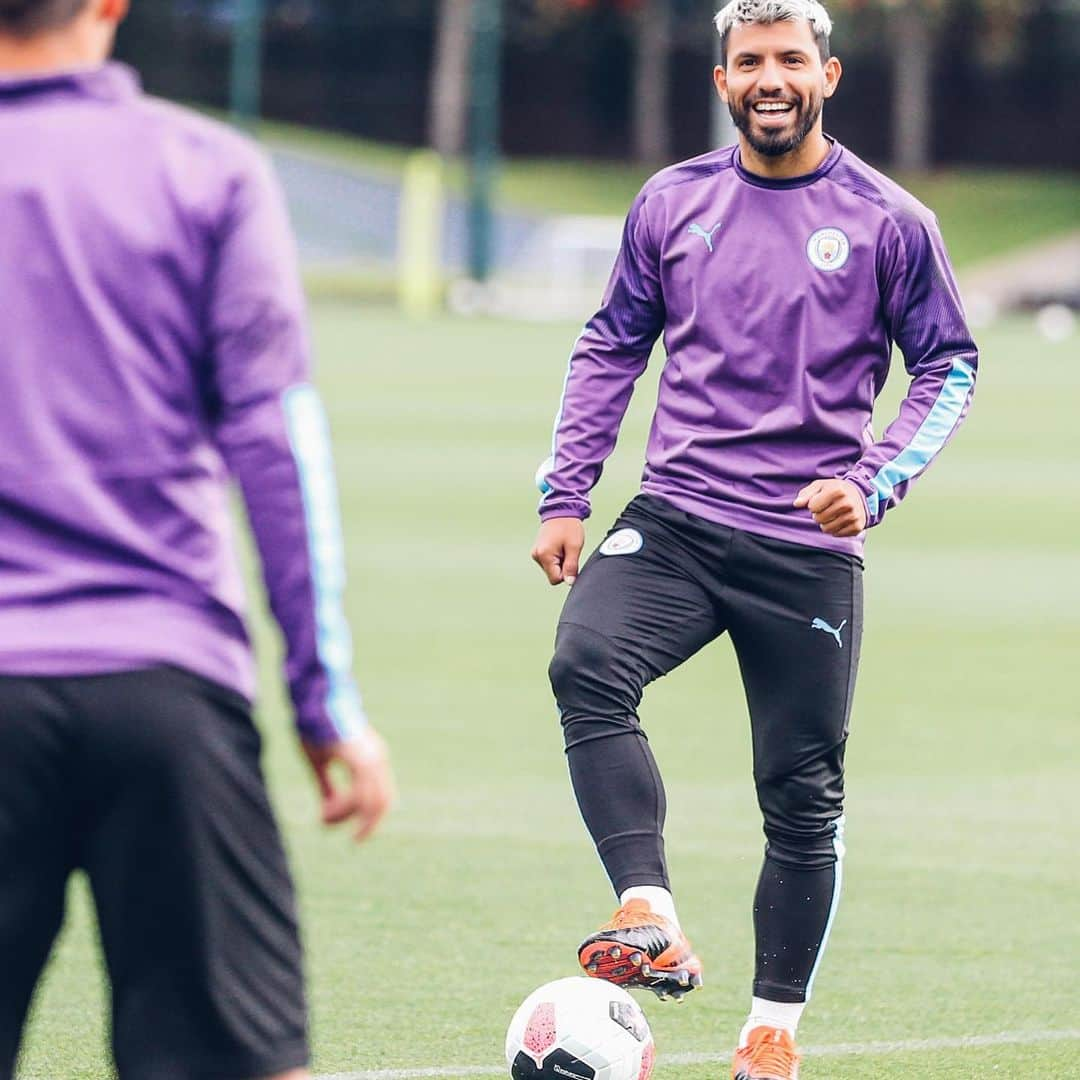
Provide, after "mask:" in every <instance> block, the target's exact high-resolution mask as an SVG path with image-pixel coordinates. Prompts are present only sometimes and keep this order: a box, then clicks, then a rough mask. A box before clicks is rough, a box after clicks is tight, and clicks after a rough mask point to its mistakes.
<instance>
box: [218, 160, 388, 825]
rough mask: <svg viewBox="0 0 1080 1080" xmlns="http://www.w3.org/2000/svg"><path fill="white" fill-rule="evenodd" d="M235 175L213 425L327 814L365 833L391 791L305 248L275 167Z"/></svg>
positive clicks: (246, 163)
mask: <svg viewBox="0 0 1080 1080" xmlns="http://www.w3.org/2000/svg"><path fill="white" fill-rule="evenodd" d="M231 179H232V182H231V185H230V193H229V203H228V207H227V210H226V212H225V213H224V215H223V217H222V220H221V221H220V222H219V223H218V226H217V233H216V236H215V241H216V244H215V261H214V266H213V272H212V275H211V276H210V278H209V280H208V282H207V298H206V349H207V354H208V355H207V358H206V370H205V371H204V373H203V382H204V392H205V397H206V402H207V407H208V412H209V420H210V426H211V433H212V435H213V438H214V441H215V443H216V445H217V447H218V449H219V450H220V452H221V455H222V457H223V458H224V460H225V463H226V465H227V466H228V469H229V472H230V473H231V475H232V476H233V477H234V478H235V480H236V481H237V483H238V484H239V487H240V490H241V493H242V495H243V498H244V504H245V507H246V509H247V513H248V520H249V522H250V524H251V530H252V533H253V535H254V538H255V543H256V546H257V547H258V550H259V557H260V561H261V564H262V571H263V580H264V582H265V585H266V590H267V595H268V597H269V601H270V607H271V610H272V611H273V613H274V617H275V619H276V621H277V623H278V625H279V626H280V627H281V631H282V635H283V637H284V639H285V653H286V656H285V676H286V681H287V682H288V686H289V691H290V696H291V698H292V702H293V707H294V710H295V716H296V724H297V729H298V733H299V735H300V739H301V742H302V744H303V748H304V751H305V754H306V756H307V758H308V760H309V762H310V764H311V766H312V769H313V771H314V775H315V779H316V782H317V785H318V788H319V793H320V797H321V802H322V817H323V820H324V821H325V822H326V823H327V824H333V823H336V822H344V821H352V822H353V823H354V824H355V827H356V835H357V838H358V839H363V838H364V837H365V836H367V835H368V834H369V833H370V832H371V830H372V829H373V828H374V827H375V826H376V824H377V823H378V822H379V820H380V819H381V818H382V816H383V814H384V813H385V812H386V810H387V809H388V807H389V805H390V803H391V801H392V799H393V791H394V786H393V779H392V776H391V772H390V766H389V762H388V756H387V752H386V748H385V745H384V743H383V741H382V739H381V738H380V737H379V736H378V735H377V734H376V733H375V731H374V729H373V728H371V726H370V725H369V724H368V722H367V718H366V716H365V714H364V710H363V706H362V703H361V700H360V695H359V692H358V690H357V687H356V684H355V681H354V679H353V675H352V641H351V637H350V633H349V626H348V623H347V621H346V618H345V613H344V606H343V593H344V584H345V570H344V546H343V541H342V536H341V527H340V515H339V510H338V498H337V487H336V483H335V479H334V470H333V457H332V452H331V449H330V440H329V432H328V428H327V423H326V416H325V413H324V411H323V407H322V403H321V401H320V399H319V395H318V393H317V391H316V390H315V388H314V387H313V386H312V385H311V383H310V381H309V380H310V358H309V349H308V344H307V334H306V310H305V302H304V297H303V291H302V289H301V285H300V280H299V274H298V272H297V260H296V252H295V250H294V243H293V237H292V232H291V229H290V227H289V223H288V218H287V215H286V212H285V207H284V200H283V198H282V197H281V193H280V191H279V190H278V187H277V184H276V183H275V182H274V180H273V177H272V175H271V173H270V170H269V166H268V164H267V163H265V162H264V161H263V160H262V159H261V157H256V156H255V154H254V153H253V152H252V154H251V156H250V160H247V159H245V160H243V161H242V163H241V167H239V168H237V169H236V172H235V175H234V176H233V177H232V178H231ZM332 766H333V767H334V769H339V770H340V772H341V774H342V778H343V783H342V785H341V787H338V786H337V785H336V783H335V778H334V775H333V773H332V769H331V767H332Z"/></svg>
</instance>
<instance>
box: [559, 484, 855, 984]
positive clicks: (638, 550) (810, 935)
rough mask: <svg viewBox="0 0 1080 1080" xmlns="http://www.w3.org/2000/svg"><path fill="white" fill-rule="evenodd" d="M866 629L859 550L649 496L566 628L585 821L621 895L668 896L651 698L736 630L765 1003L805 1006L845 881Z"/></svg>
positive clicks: (576, 774) (591, 565)
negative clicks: (756, 813)
mask: <svg viewBox="0 0 1080 1080" xmlns="http://www.w3.org/2000/svg"><path fill="white" fill-rule="evenodd" d="M861 630H862V564H861V562H860V561H859V560H858V559H857V558H856V557H854V556H849V555H844V554H839V553H835V552H830V551H826V550H823V549H819V548H812V547H809V546H805V545H801V544H792V543H788V542H785V541H781V540H773V539H770V538H767V537H762V536H758V535H755V534H751V533H746V532H742V531H739V530H736V529H729V528H726V527H725V526H722V525H717V524H715V523H713V522H709V521H706V520H704V519H703V518H699V517H696V516H695V515H693V514H688V513H685V512H684V511H682V510H679V509H677V508H675V507H674V506H672V505H671V504H670V503H668V502H666V501H665V500H663V499H659V498H656V497H654V496H650V495H640V496H638V497H637V498H636V499H634V500H633V502H631V503H630V505H629V506H628V507H627V508H626V510H625V511H624V513H623V514H622V515H621V516H620V518H619V519H618V521H617V522H616V523H615V525H614V527H613V528H612V530H611V531H610V532H609V534H608V537H607V539H606V540H605V541H604V543H603V544H602V545H601V546H600V548H599V549H598V550H597V552H596V553H594V554H593V556H592V557H591V558H590V559H589V560H588V562H587V563H586V565H585V566H584V568H583V569H582V571H581V574H580V576H579V577H578V580H577V582H576V584H575V585H574V586H573V588H572V589H571V590H570V594H569V596H568V598H567V601H566V605H565V607H564V609H563V613H562V617H561V619H560V622H559V629H558V634H557V638H556V647H555V656H554V658H553V660H552V663H551V668H550V676H551V684H552V688H553V690H554V692H555V697H556V700H557V702H558V706H559V712H560V716H561V720H562V725H563V730H564V734H565V739H566V748H567V756H568V760H569V765H570V775H571V780H572V782H573V785H574V791H575V794H576V795H577V799H578V804H579V806H580V807H581V811H582V816H583V817H584V819H585V823H586V825H587V826H588V828H589V830H590V832H591V834H592V837H593V839H594V841H595V843H596V846H597V850H598V852H599V854H600V858H601V860H602V861H603V863H604V866H605V868H606V870H607V872H608V875H609V877H610V878H611V882H612V885H613V886H614V888H615V891H616V892H617V893H621V892H622V891H623V890H624V889H626V888H628V887H630V886H632V885H648V884H652V885H662V886H665V887H667V886H668V885H669V881H668V873H667V866H666V861H665V858H664V841H663V825H664V814H665V805H666V804H665V796H664V788H663V783H662V780H661V778H660V774H659V771H658V770H657V767H656V763H655V761H654V759H653V756H652V753H651V751H650V749H649V746H648V743H647V741H646V739H645V736H644V732H643V731H642V729H641V726H640V724H639V721H638V714H637V710H638V706H639V705H640V703H641V698H642V692H643V690H644V688H645V687H646V686H647V685H648V684H649V683H650V682H652V681H653V680H654V679H657V678H659V677H660V676H662V675H666V674H667V673H668V672H670V671H672V670H673V669H674V668H676V667H678V665H679V664H681V663H682V662H683V661H684V660H686V659H688V658H689V657H690V656H692V655H693V654H694V653H696V652H697V651H698V650H699V649H701V648H702V647H703V646H704V645H706V644H708V643H709V642H711V641H713V640H714V639H715V638H717V637H719V636H720V635H721V634H723V633H725V632H727V633H728V634H729V635H730V637H731V641H732V644H733V645H734V647H735V651H736V654H737V657H738V661H739V668H740V672H741V674H742V680H743V685H744V688H745V691H746V697H747V702H748V705H749V709H750V721H751V729H752V735H753V751H754V763H753V767H754V780H755V784H756V787H757V795H758V803H759V806H760V808H761V812H762V815H763V817H764V824H765V835H766V838H767V845H766V857H765V863H764V866H763V868H762V874H761V877H760V879H759V883H758V892H757V897H756V899H755V918H754V922H755V931H756V937H757V964H756V976H755V984H754V987H755V993H756V994H758V995H759V996H761V997H766V998H770V999H771V1000H778V1001H803V1000H805V999H806V998H807V996H808V994H809V989H810V987H811V984H812V981H813V976H814V974H815V972H816V966H817V960H818V958H819V956H820V954H821V952H822V950H823V948H824V945H825V941H826V939H827V937H828V930H829V928H830V926H831V922H832V916H833V914H834V912H835V907H836V900H837V898H838V895H839V885H840V861H839V860H840V856H841V855H842V850H843V847H842V825H843V816H842V815H843V799H844V746H845V742H846V739H847V734H848V719H849V716H850V711H851V701H852V694H853V691H854V685H855V676H856V671H857V669H858V659H859V644H860V635H861Z"/></svg>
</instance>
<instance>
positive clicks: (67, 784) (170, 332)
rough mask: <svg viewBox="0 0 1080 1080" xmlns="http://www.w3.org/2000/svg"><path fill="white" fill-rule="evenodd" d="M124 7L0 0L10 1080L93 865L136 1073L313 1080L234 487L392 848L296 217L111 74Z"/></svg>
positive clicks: (2, 1052) (300, 670)
mask: <svg viewBox="0 0 1080 1080" xmlns="http://www.w3.org/2000/svg"><path fill="white" fill-rule="evenodd" d="M126 7H127V0H0V297H2V298H3V308H4V322H3V334H2V335H0V973H2V974H0V1077H3V1078H10V1077H11V1076H12V1073H13V1069H14V1062H15V1058H16V1053H17V1050H18V1046H19V1041H20V1036H21V1030H22V1027H23V1023H24V1018H25V1014H26V1011H27V1005H28V1002H29V1000H30V996H31V992H32V990H33V988H34V985H35V983H36V981H37V979H38V976H39V974H40V972H41V969H42V966H43V964H44V963H45V960H46V957H47V955H48V953H49V950H50V947H51V945H52V942H53V940H54V938H55V936H56V934H57V931H58V929H59V927H60V924H61V921H62V918H63V910H64V892H65V886H66V882H67V879H68V877H69V876H70V874H71V872H72V871H73V870H74V869H76V868H82V869H84V870H85V871H86V873H87V875H88V876H89V880H90V885H91V888H92V890H93V895H94V900H95V903H96V908H97V914H98V920H99V923H100V929H101V939H102V943H103V945H104V951H105V958H106V961H107V964H108V971H109V979H110V983H111V987H112V1003H113V1010H112V1039H113V1048H114V1053H115V1058H116V1064H117V1069H118V1071H119V1075H120V1076H121V1078H133V1080H149V1078H153V1080H196V1078H203V1077H215V1078H217V1080H249V1078H253V1077H279V1078H288V1080H301V1078H303V1077H306V1076H307V1075H308V1072H307V1068H306V1065H307V1061H308V1048H307V1035H306V1018H305V1004H304V991H303V982H302V977H301V953H300V944H299V939H298V934H297V925H296V913H295V904H294V899H293V891H292V885H291V883H290V879H289V873H288V869H287V867H286V863H285V858H284V853H283V850H282V845H281V841H280V838H279V835H278V831H277V828H276V825H275V822H274V818H273V815H272V813H271V809H270V806H269V804H268V801H267V795H266V790H265V786H264V782H263V777H262V774H261V771H260V764H259V735H258V732H257V730H256V728H255V727H254V726H253V724H252V717H251V700H252V697H253V694H254V690H255V675H254V671H253V665H252V657H251V650H250V646H249V642H248V636H247V632H246V630H245V626H244V619H245V616H244V609H245V602H244V597H243V589H242V584H241V578H240V574H239V569H238V565H237V558H236V548H235V539H234V536H233V530H232V528H231V514H230V479H235V480H236V481H237V482H238V484H239V487H240V490H241V492H242V494H243V499H244V502H245V504H246V507H247V511H248V516H249V518H250V521H251V525H252V529H253V532H254V536H255V540H256V543H257V546H258V550H259V554H260V556H261V562H262V568H263V574H264V578H265V583H266V588H267V591H268V593H269V599H270V604H271V607H272V608H273V612H274V615H275V616H276V618H277V621H278V623H279V624H280V626H281V630H282V632H283V635H284V639H285V646H286V659H285V673H286V677H287V679H288V683H289V688H290V691H291V695H292V701H293V704H294V707H295V714H296V721H297V726H298V730H299V736H300V739H301V741H302V745H303V748H304V751H305V752H306V754H307V757H308V758H309V760H310V762H311V765H312V767H313V770H314V776H315V779H316V781H317V784H318V788H319V791H320V792H321V804H322V815H323V818H324V820H325V821H326V822H328V823H329V822H345V821H351V822H352V823H353V824H354V826H355V827H356V830H357V836H358V837H364V836H366V835H368V834H369V833H370V832H371V830H372V829H373V828H374V827H375V826H376V824H377V823H378V821H379V819H380V818H381V817H382V815H383V813H384V812H385V810H386V808H387V806H388V804H389V802H390V801H391V797H392V778H391V775H390V771H389V765H388V761H387V756H386V751H385V749H384V745H383V743H382V740H381V739H380V738H379V736H378V735H377V734H376V733H375V732H374V730H373V729H372V728H371V727H369V726H367V724H366V723H365V719H364V714H363V711H362V708H361V704H360V699H359V696H358V693H357V690H356V686H355V684H354V682H353V679H352V676H351V673H350V672H351V645H350V640H349V630H348V626H347V624H346V622H345V618H344V614H343V609H342V587H343V582H344V578H343V569H342V568H343V559H342V543H341V537H340V533H339V521H338V511H337V496H336V491H335V483H334V477H333V471H332V464H331V457H330V449H329V442H328V438H327V428H326V422H325V418H324V414H323V411H322V408H321V406H320V403H319V399H318V396H317V394H316V392H315V390H314V389H313V388H312V386H311V385H310V383H309V381H308V378H309V375H308V368H309V356H308V345H307V342H306V339H305V330H304V303H303V299H302V295H301V289H300V285H299V281H298V276H297V272H296V265H295V257H294V251H293V244H292V240H291V236H290V232H289V227H288V224H287V221H286V217H285V213H284V208H283V204H282V201H281V199H280V196H279V194H278V191H277V189H276V187H275V185H274V183H273V181H272V180H271V177H270V175H269V171H268V168H267V166H266V164H265V163H264V161H263V160H262V158H261V156H260V155H259V153H257V152H256V150H255V149H254V147H253V146H250V145H249V144H248V142H247V141H246V140H245V139H243V138H241V137H239V136H238V135H236V134H234V133H232V132H230V131H229V130H228V129H227V128H225V127H223V126H221V125H218V124H215V123H211V122H210V121H208V120H205V119H202V118H200V117H198V116H196V115H194V114H192V113H189V112H186V111H184V110H182V109H178V108H174V107H172V106H169V105H166V104H164V103H162V102H159V101H154V100H151V99H149V98H146V97H144V96H143V95H142V93H141V92H140V89H139V86H138V83H137V81H136V78H135V76H134V74H133V73H132V72H131V71H129V70H128V69H126V68H124V67H122V66H119V65H116V64H110V63H107V62H106V58H107V56H108V54H109V52H110V49H111V45H112V41H113V37H114V33H115V30H116V27H117V24H118V23H119V21H120V20H121V19H122V18H123V16H124V14H125V11H126ZM332 772H333V773H335V774H337V773H340V774H341V775H340V776H336V775H332Z"/></svg>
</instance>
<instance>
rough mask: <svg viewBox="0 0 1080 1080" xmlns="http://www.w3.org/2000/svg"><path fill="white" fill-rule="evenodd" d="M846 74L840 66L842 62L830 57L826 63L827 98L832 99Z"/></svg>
mask: <svg viewBox="0 0 1080 1080" xmlns="http://www.w3.org/2000/svg"><path fill="white" fill-rule="evenodd" d="M843 74H844V69H843V67H842V66H841V64H840V61H839V60H837V59H836V57H835V56H830V57H829V59H828V60H826V61H825V96H826V97H827V98H828V97H832V96H833V94H835V93H836V87H837V85H838V84H839V82H840V76H841V75H843Z"/></svg>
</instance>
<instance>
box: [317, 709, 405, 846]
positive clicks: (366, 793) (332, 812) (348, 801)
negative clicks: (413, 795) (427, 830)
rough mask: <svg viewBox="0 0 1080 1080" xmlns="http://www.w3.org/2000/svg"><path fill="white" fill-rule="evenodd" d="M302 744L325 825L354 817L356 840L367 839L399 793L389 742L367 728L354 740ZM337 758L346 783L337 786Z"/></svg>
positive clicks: (335, 823)
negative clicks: (391, 765) (385, 741)
mask: <svg viewBox="0 0 1080 1080" xmlns="http://www.w3.org/2000/svg"><path fill="white" fill-rule="evenodd" d="M303 747H304V753H305V754H307V758H308V761H310V762H311V768H312V770H313V771H314V773H315V779H316V781H317V783H318V785H319V795H320V797H321V799H322V819H323V824H325V825H337V824H339V823H340V822H342V821H350V820H353V819H355V822H356V832H355V834H354V838H355V840H356V841H357V843H359V842H360V841H361V840H366V839H367V838H368V837H369V836H370V835H371V834H372V833H373V832H374V831H375V827H376V826H377V825H378V824H379V822H380V821H381V820H382V818H383V815H384V814H385V813H386V811H387V810H389V809H390V805H391V804H392V803H393V801H394V796H395V794H396V791H395V787H394V774H393V772H392V771H391V769H390V758H389V754H388V753H387V749H386V743H384V742H383V740H382V738H381V737H380V736H379V734H378V732H376V731H375V730H373V729H372V728H364V730H363V731H362V732H361V733H360V734H359V735H358V736H356V738H354V739H348V740H343V741H341V742H335V743H326V744H324V745H321V746H316V745H314V744H312V743H303ZM335 761H336V762H340V764H341V765H342V766H343V769H342V770H341V772H342V773H343V774H344V775H343V776H342V777H341V779H342V780H343V781H344V782H345V785H344V786H343V787H341V788H338V787H335V785H334V776H333V773H332V772H331V765H332V763H333V762H335Z"/></svg>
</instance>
